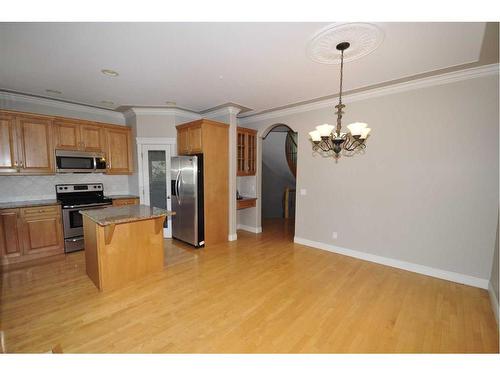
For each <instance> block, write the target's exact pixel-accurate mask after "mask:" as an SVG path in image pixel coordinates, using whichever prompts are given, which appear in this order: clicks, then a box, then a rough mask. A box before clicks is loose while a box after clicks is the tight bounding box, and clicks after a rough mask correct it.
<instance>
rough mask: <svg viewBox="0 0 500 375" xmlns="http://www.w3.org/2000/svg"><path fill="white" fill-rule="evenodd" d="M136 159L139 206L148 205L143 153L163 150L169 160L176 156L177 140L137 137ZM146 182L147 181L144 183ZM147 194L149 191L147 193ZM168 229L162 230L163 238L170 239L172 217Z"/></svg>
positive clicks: (168, 204)
mask: <svg viewBox="0 0 500 375" xmlns="http://www.w3.org/2000/svg"><path fill="white" fill-rule="evenodd" d="M136 143H137V159H138V163H137V164H138V173H137V174H138V179H139V197H140V200H141V204H146V205H147V204H149V194H146V192H145V186H146V185H148V186H149V178H148V177H149V176H148V174H147V173H146V171H147V167H146V166H145V165H144V157H143V155H144V151H147V150H148V149H153V148H154V147H157V148H154V149H158V150H164V151H165V154H166V157H167V158H170V157H172V156H176V155H177V139H176V138H143V137H137V138H136ZM166 178H167V194H168V190H169V189H170V163H168V164H167V176H166ZM146 180H148V181H146ZM148 193H149V191H148ZM167 209H168V210H171V209H172V206H171V199H170V194H169V195H168V197H167ZM167 220H168V228H163V237H165V238H170V237H172V217H168V218H167Z"/></svg>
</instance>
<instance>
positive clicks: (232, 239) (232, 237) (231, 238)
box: [227, 233, 238, 241]
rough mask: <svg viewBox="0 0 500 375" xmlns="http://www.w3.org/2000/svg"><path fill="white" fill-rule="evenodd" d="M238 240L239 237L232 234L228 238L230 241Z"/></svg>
mask: <svg viewBox="0 0 500 375" xmlns="http://www.w3.org/2000/svg"><path fill="white" fill-rule="evenodd" d="M237 239H238V235H237V234H236V233H233V234H230V235H228V236H227V240H228V241H236V240H237Z"/></svg>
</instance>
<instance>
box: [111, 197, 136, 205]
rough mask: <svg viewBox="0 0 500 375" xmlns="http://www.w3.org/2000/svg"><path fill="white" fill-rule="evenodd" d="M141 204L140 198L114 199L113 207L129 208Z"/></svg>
mask: <svg viewBox="0 0 500 375" xmlns="http://www.w3.org/2000/svg"><path fill="white" fill-rule="evenodd" d="M135 204H139V198H116V199H115V198H113V206H128V205H135Z"/></svg>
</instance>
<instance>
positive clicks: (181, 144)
mask: <svg viewBox="0 0 500 375" xmlns="http://www.w3.org/2000/svg"><path fill="white" fill-rule="evenodd" d="M177 153H178V154H179V155H189V134H188V128H181V129H177Z"/></svg>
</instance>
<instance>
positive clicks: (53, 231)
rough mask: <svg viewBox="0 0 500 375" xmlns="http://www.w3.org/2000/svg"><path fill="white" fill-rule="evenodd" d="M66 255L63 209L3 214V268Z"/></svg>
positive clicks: (0, 243) (0, 250)
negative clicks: (52, 256)
mask: <svg viewBox="0 0 500 375" xmlns="http://www.w3.org/2000/svg"><path fill="white" fill-rule="evenodd" d="M63 253H64V239H63V228H62V218H61V207H60V206H40V207H28V208H15V209H6V210H0V257H1V264H2V265H8V264H12V263H19V262H24V261H28V260H33V259H37V258H42V257H46V256H51V255H57V254H63Z"/></svg>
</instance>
